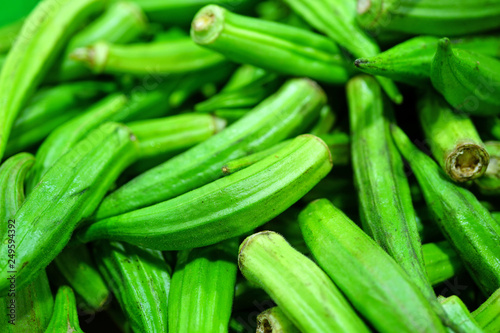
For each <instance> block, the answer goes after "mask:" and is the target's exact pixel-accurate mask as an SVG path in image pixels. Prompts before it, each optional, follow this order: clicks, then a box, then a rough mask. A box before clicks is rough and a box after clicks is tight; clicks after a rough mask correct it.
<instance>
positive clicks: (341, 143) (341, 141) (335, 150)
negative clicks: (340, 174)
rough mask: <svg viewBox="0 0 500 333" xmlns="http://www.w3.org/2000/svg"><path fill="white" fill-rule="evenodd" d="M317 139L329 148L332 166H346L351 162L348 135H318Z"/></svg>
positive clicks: (339, 133)
mask: <svg viewBox="0 0 500 333" xmlns="http://www.w3.org/2000/svg"><path fill="white" fill-rule="evenodd" d="M319 137H320V138H321V139H322V140H323V141H325V143H326V145H327V146H328V148H330V152H331V153H332V160H333V164H334V165H347V164H349V163H350V162H351V149H350V148H351V146H350V144H351V137H350V136H349V134H347V133H345V132H341V131H335V132H333V133H327V134H323V135H320V136H319Z"/></svg>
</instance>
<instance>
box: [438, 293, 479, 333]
mask: <svg viewBox="0 0 500 333" xmlns="http://www.w3.org/2000/svg"><path fill="white" fill-rule="evenodd" d="M438 300H439V302H440V303H441V304H442V305H443V308H444V309H445V311H446V313H447V314H448V315H449V316H450V317H451V318H453V321H455V322H459V323H460V326H461V327H462V328H463V329H464V330H465V331H466V332H471V333H482V332H483V330H482V329H481V327H480V326H479V324H478V323H477V322H476V320H474V318H472V315H471V314H470V312H469V310H467V307H466V306H465V304H464V303H463V302H462V300H461V299H460V298H458V296H455V295H453V296H450V297H443V296H439V297H438Z"/></svg>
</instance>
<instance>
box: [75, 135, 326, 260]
mask: <svg viewBox="0 0 500 333" xmlns="http://www.w3.org/2000/svg"><path fill="white" fill-rule="evenodd" d="M331 167H332V164H331V159H330V152H329V150H328V147H327V146H326V145H325V143H324V142H323V141H321V140H320V139H319V138H317V137H315V136H312V135H301V136H299V137H297V138H296V139H295V140H293V141H292V142H291V143H290V144H289V145H287V146H286V147H284V148H283V149H281V150H280V151H278V152H276V153H275V154H273V155H272V156H269V157H267V158H265V159H263V160H262V161H260V162H258V163H255V164H254V165H252V166H250V167H248V168H246V169H244V170H241V171H239V172H237V173H235V174H233V175H229V176H227V177H225V178H221V179H218V180H216V181H213V182H211V183H209V184H207V185H205V186H203V187H199V188H197V189H195V190H192V191H190V192H187V193H185V194H183V195H180V196H178V197H176V198H174V199H170V200H167V201H164V202H161V203H159V204H156V205H153V206H150V207H146V208H143V209H139V210H135V211H132V212H129V213H125V214H122V215H118V216H115V217H111V218H108V219H104V220H100V221H97V222H94V223H93V224H90V225H89V226H88V227H86V228H85V229H83V230H82V231H81V232H80V234H79V238H80V239H81V240H82V241H84V242H88V241H93V240H96V239H111V240H119V241H126V242H129V243H131V244H136V245H140V246H145V247H148V248H152V249H158V250H163V251H169V250H182V249H190V248H193V247H200V246H205V245H211V244H215V243H217V242H220V241H222V240H225V239H228V238H232V237H236V236H240V235H242V234H244V233H246V232H249V231H251V230H253V229H254V228H256V227H258V226H260V225H262V224H264V223H266V222H268V221H269V220H271V219H272V218H274V217H276V216H277V215H278V214H280V213H281V212H283V211H285V210H286V209H287V208H289V207H290V206H291V205H292V204H294V203H295V202H296V201H297V200H299V199H300V198H301V197H302V196H303V195H304V194H306V193H307V192H308V191H309V190H310V189H311V188H312V187H314V185H316V184H317V183H318V182H319V181H320V180H321V179H322V178H323V177H325V176H326V174H328V172H329V171H330V169H331Z"/></svg>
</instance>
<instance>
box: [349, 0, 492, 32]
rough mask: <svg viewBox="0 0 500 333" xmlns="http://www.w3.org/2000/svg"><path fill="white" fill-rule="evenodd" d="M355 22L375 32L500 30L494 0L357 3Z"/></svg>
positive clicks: (363, 1) (403, 0)
mask: <svg viewBox="0 0 500 333" xmlns="http://www.w3.org/2000/svg"><path fill="white" fill-rule="evenodd" d="M357 11H358V22H359V23H360V24H361V26H362V27H363V28H365V29H368V30H371V31H373V32H375V33H380V32H381V31H386V30H388V31H397V32H405V33H409V34H428V35H437V36H446V35H448V36H460V35H465V34H471V33H475V32H476V33H477V32H481V31H488V30H492V29H495V28H498V27H500V21H499V20H498V15H500V3H498V2H497V1H495V0H483V1H477V0H460V1H459V2H457V1H454V0H439V1H435V0H370V1H368V0H358V6H357Z"/></svg>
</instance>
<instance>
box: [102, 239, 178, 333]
mask: <svg viewBox="0 0 500 333" xmlns="http://www.w3.org/2000/svg"><path fill="white" fill-rule="evenodd" d="M94 250H95V251H94V254H95V258H96V259H97V262H98V266H99V270H100V271H101V273H102V275H103V276H104V279H105V280H106V282H107V283H108V285H109V287H110V288H111V290H113V293H114V295H115V297H116V298H117V300H118V303H119V304H120V307H121V309H122V310H123V312H124V314H125V317H126V318H127V319H128V321H129V323H130V326H131V328H132V330H133V331H134V332H167V328H168V327H167V325H168V322H167V308H168V302H169V290H170V276H171V270H170V267H169V266H168V265H167V263H166V262H165V259H164V258H163V255H162V253H161V252H160V251H154V250H150V249H143V248H139V247H136V246H132V245H128V244H120V243H118V242H107V241H103V242H98V243H96V244H95V245H94Z"/></svg>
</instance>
